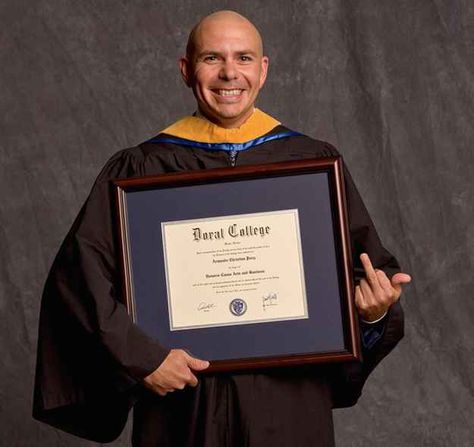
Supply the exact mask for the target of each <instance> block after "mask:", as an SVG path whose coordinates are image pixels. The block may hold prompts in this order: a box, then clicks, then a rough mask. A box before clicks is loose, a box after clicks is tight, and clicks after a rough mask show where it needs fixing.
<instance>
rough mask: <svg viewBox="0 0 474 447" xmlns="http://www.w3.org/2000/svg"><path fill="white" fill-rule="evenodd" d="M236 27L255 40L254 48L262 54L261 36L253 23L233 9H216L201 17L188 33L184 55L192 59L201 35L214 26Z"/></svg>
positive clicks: (221, 27) (223, 27)
mask: <svg viewBox="0 0 474 447" xmlns="http://www.w3.org/2000/svg"><path fill="white" fill-rule="evenodd" d="M236 27H237V28H238V29H241V30H244V32H247V33H249V36H250V37H251V38H252V40H254V42H255V48H257V49H258V52H259V56H263V42H262V37H261V36H260V33H259V31H258V29H257V28H256V27H255V25H254V24H253V23H252V22H251V21H250V20H249V19H247V18H246V17H244V16H243V15H241V14H239V13H237V12H235V11H230V10H229V11H227V10H223V11H217V12H214V13H212V14H209V15H208V16H206V17H204V18H203V19H201V20H200V21H199V22H198V23H197V24H196V25H195V26H194V28H193V29H192V30H191V32H190V33H189V38H188V43H187V45H186V57H187V58H188V59H189V60H193V58H194V56H195V54H196V49H197V48H199V47H200V44H201V42H202V36H203V34H204V35H205V34H206V33H209V32H212V30H213V29H215V28H220V29H233V28H236Z"/></svg>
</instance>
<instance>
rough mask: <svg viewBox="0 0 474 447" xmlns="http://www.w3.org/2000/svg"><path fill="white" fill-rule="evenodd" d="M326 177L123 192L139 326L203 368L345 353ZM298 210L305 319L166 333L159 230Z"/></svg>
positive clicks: (324, 174) (303, 176) (301, 176)
mask: <svg viewBox="0 0 474 447" xmlns="http://www.w3.org/2000/svg"><path fill="white" fill-rule="evenodd" d="M329 178H330V177H329V174H328V173H327V172H325V171H323V172H316V173H310V174H307V173H305V174H298V175H290V176H281V177H269V178H259V179H257V180H254V179H245V180H232V181H226V182H219V183H210V184H203V185H191V186H179V187H171V188H163V189H148V190H140V191H128V192H126V206H127V212H128V220H129V241H130V247H129V249H130V259H131V270H132V272H133V273H132V275H133V283H134V292H135V305H136V315H137V324H138V325H139V327H140V328H142V329H143V330H144V331H145V332H146V333H147V334H149V335H151V336H152V337H154V338H156V339H157V340H158V341H159V342H160V343H161V344H162V345H164V346H167V347H169V348H183V349H187V350H189V351H190V352H191V353H193V354H194V355H196V356H198V357H200V358H204V359H207V360H222V359H233V358H246V357H266V356H274V355H286V354H304V353H309V352H311V353H313V352H314V353H320V352H328V351H344V350H345V346H344V337H343V329H342V315H341V304H340V285H339V279H338V273H337V270H338V264H337V258H336V247H335V237H334V229H333V227H334V224H333V216H332V214H331V203H330V201H331V197H330V192H329ZM295 208H296V209H298V212H299V223H300V233H301V245H302V249H303V261H304V271H305V283H306V294H307V300H308V315H309V318H308V319H303V320H290V321H273V322H267V323H253V324H244V325H236V326H222V327H212V328H195V329H188V330H179V331H170V330H169V320H168V315H169V314H168V303H167V291H166V279H165V270H164V259H163V243H162V235H161V222H167V221H176V220H188V219H198V218H207V217H216V216H226V215H236V214H250V213H260V212H268V211H276V210H286V209H295Z"/></svg>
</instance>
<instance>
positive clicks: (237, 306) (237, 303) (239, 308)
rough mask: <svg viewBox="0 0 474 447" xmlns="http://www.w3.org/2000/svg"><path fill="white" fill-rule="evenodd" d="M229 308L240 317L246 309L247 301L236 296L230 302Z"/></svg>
mask: <svg viewBox="0 0 474 447" xmlns="http://www.w3.org/2000/svg"><path fill="white" fill-rule="evenodd" d="M229 309H230V311H231V313H232V314H233V315H235V316H236V317H240V316H241V315H243V314H244V313H245V312H246V311H247V303H246V302H245V301H244V300H243V299H241V298H236V299H235V300H232V301H231V302H230V304H229Z"/></svg>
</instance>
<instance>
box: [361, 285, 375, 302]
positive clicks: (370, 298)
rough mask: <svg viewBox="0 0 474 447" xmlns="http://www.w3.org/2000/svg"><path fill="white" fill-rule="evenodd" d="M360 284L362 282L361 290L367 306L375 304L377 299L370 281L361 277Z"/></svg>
mask: <svg viewBox="0 0 474 447" xmlns="http://www.w3.org/2000/svg"><path fill="white" fill-rule="evenodd" d="M359 284H360V290H361V292H362V296H363V299H364V303H365V305H366V306H371V305H374V303H375V302H376V300H375V296H374V293H373V291H372V288H371V287H370V285H369V283H368V282H367V281H366V280H365V279H361V280H360V283H359Z"/></svg>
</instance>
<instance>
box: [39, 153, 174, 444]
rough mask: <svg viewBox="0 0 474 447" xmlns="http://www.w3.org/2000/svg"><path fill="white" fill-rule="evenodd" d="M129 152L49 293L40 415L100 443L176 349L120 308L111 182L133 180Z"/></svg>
mask: <svg viewBox="0 0 474 447" xmlns="http://www.w3.org/2000/svg"><path fill="white" fill-rule="evenodd" d="M133 164H134V163H133V156H132V155H131V154H130V151H128V150H125V151H122V152H119V153H118V154H116V155H115V156H114V157H112V158H111V159H110V160H109V162H108V163H107V164H106V165H105V167H104V168H103V170H102V172H101V173H100V174H99V176H98V178H97V180H96V182H95V184H94V186H93V188H92V191H91V193H90V195H89V197H88V199H87V200H86V202H85V204H84V205H83V207H82V209H81V211H80V213H79V215H78V217H77V218H76V220H75V222H74V223H73V225H72V228H71V230H70V231H69V233H68V235H67V236H66V239H65V240H64V242H63V244H62V245H61V248H60V250H59V253H58V254H57V256H56V258H55V260H54V263H53V266H52V268H51V271H50V273H49V276H48V279H47V281H46V285H45V288H44V292H43V297H42V303H41V314H40V323H39V338H38V354H37V365H36V379H35V390H34V403H33V416H34V417H35V418H36V419H38V420H40V421H42V422H46V423H48V424H50V425H52V426H54V427H56V428H60V429H62V430H65V431H67V432H70V433H72V434H75V435H77V436H80V437H83V438H86V439H90V440H94V441H97V442H108V441H112V440H113V439H115V438H116V437H117V436H118V435H119V434H120V433H121V431H122V429H123V427H124V425H125V423H126V420H127V416H128V412H129V409H130V408H131V406H132V404H133V399H134V398H133V395H134V392H133V390H134V388H135V385H137V384H138V383H139V382H140V381H141V379H143V378H144V377H146V376H147V375H148V374H150V373H151V372H153V371H154V370H155V369H156V368H157V367H158V366H159V365H160V364H161V362H162V361H163V360H164V358H165V357H166V355H167V354H168V352H169V350H168V349H166V348H165V347H163V346H161V345H160V344H159V343H158V342H157V341H155V340H153V339H151V338H150V337H148V336H147V335H145V334H144V333H143V332H142V331H141V330H140V329H139V328H138V327H137V326H136V325H135V324H133V322H132V321H131V319H130V318H129V316H128V313H127V310H126V307H125V306H124V304H122V302H121V296H120V291H121V270H120V266H119V265H118V259H119V256H118V247H117V241H116V234H115V228H114V221H113V217H114V213H115V203H114V200H113V195H112V187H111V182H110V180H111V179H113V178H122V177H129V176H132V175H134V167H133Z"/></svg>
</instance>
